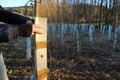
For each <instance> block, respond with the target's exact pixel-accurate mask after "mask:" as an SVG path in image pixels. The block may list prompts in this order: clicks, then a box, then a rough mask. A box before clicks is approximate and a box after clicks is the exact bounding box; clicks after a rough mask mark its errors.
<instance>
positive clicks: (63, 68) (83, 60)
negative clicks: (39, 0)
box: [0, 34, 120, 80]
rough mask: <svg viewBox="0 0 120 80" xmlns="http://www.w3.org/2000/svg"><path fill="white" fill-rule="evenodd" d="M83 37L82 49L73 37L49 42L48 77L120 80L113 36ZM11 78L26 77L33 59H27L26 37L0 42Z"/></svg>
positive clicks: (119, 57) (119, 52)
mask: <svg viewBox="0 0 120 80" xmlns="http://www.w3.org/2000/svg"><path fill="white" fill-rule="evenodd" d="M88 39H89V38H88V37H82V39H81V40H82V44H81V51H80V52H77V47H76V45H77V44H76V39H73V38H71V37H67V38H65V39H64V40H63V41H59V39H58V40H54V39H52V40H49V41H48V68H49V74H48V80H120V68H119V67H120V48H119V47H117V48H116V49H115V51H113V39H112V40H111V41H108V40H107V38H106V36H104V37H102V36H101V35H95V34H94V39H93V41H92V42H89V40H88ZM0 50H2V53H3V56H4V60H5V64H6V68H7V73H8V77H9V79H10V80H29V77H30V75H31V74H32V73H33V72H34V66H33V61H32V60H28V59H26V39H25V38H19V39H17V40H11V41H10V42H8V43H2V44H0Z"/></svg>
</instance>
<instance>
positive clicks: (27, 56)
mask: <svg viewBox="0 0 120 80" xmlns="http://www.w3.org/2000/svg"><path fill="white" fill-rule="evenodd" d="M26 52H27V54H26V58H27V59H30V57H31V38H30V37H28V38H27V51H26Z"/></svg>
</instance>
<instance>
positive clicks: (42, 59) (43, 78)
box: [35, 17, 48, 80]
mask: <svg viewBox="0 0 120 80" xmlns="http://www.w3.org/2000/svg"><path fill="white" fill-rule="evenodd" d="M35 24H41V25H42V29H43V30H44V33H43V34H36V35H35V41H36V71H37V80H47V74H48V69H47V19H46V18H39V17H36V21H35Z"/></svg>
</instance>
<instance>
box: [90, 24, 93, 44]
mask: <svg viewBox="0 0 120 80" xmlns="http://www.w3.org/2000/svg"><path fill="white" fill-rule="evenodd" d="M92 34H93V26H92V25H90V27H89V38H90V40H89V41H90V42H91V41H92Z"/></svg>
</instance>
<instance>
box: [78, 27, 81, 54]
mask: <svg viewBox="0 0 120 80" xmlns="http://www.w3.org/2000/svg"><path fill="white" fill-rule="evenodd" d="M77 52H78V54H79V53H80V52H81V33H80V26H77Z"/></svg>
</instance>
